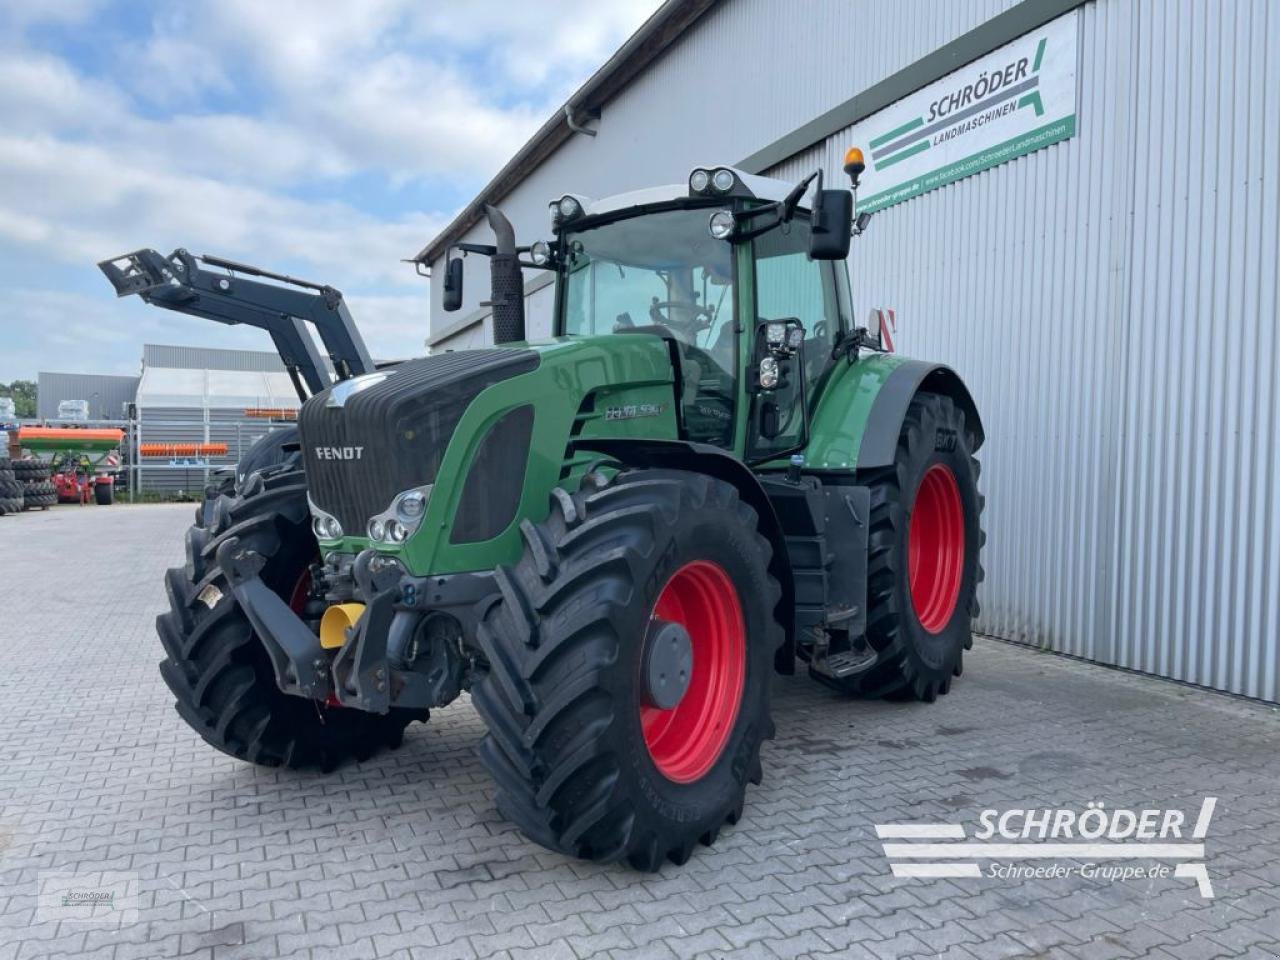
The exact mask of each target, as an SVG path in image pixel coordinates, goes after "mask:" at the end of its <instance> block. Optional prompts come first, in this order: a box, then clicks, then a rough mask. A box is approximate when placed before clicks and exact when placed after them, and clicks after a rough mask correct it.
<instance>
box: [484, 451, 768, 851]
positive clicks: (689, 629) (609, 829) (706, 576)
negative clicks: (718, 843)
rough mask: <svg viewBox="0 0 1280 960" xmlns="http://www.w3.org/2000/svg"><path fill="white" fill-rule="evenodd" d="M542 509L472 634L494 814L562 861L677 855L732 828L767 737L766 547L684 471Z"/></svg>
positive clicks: (753, 521) (754, 528)
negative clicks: (565, 857) (675, 689)
mask: <svg viewBox="0 0 1280 960" xmlns="http://www.w3.org/2000/svg"><path fill="white" fill-rule="evenodd" d="M551 501H552V509H551V514H550V516H549V517H548V518H547V520H546V521H545V522H543V523H540V524H532V523H530V522H528V521H526V522H525V523H523V524H522V525H521V530H522V533H523V535H524V539H525V548H524V554H523V557H522V558H521V560H520V561H519V562H518V563H517V564H516V565H515V567H514V568H510V569H508V568H505V567H504V568H499V570H498V584H499V587H500V589H501V594H500V596H499V597H497V598H494V599H493V600H492V601H491V606H490V607H489V609H488V610H487V612H486V614H485V617H484V620H483V622H482V625H481V627H480V630H479V643H480V647H481V650H482V652H483V654H484V659H485V661H487V662H485V663H482V664H481V665H480V667H479V682H478V683H477V685H476V687H475V689H474V690H473V693H472V699H473V702H474V703H475V705H476V708H477V709H478V710H479V712H480V715H481V717H482V718H483V719H484V721H485V724H486V725H487V727H488V734H487V736H486V737H485V739H484V742H483V743H482V745H481V747H480V756H481V759H482V761H483V762H484V764H485V766H486V767H487V768H488V770H489V772H490V773H491V774H492V775H493V778H494V780H495V782H496V784H497V803H498V808H499V810H500V811H501V812H502V813H503V814H504V815H505V816H506V817H508V818H509V819H510V820H512V821H514V822H515V823H516V824H517V825H518V826H519V827H520V829H521V830H522V831H523V832H524V833H525V835H526V836H528V837H529V838H530V839H532V840H534V841H536V842H538V843H540V844H542V845H543V846H546V847H550V848H551V849H554V850H558V851H560V852H562V853H566V854H569V855H571V856H576V857H581V858H584V859H589V860H597V861H615V860H625V861H627V862H628V863H630V864H631V865H632V866H633V867H636V868H638V869H642V870H656V869H658V867H660V866H661V865H662V863H663V861H664V860H671V861H673V862H674V863H678V864H679V863H684V862H685V861H686V860H687V859H688V858H689V856H690V854H691V853H692V851H693V849H694V847H695V846H696V845H697V844H698V843H699V842H701V843H703V844H705V845H708V846H709V845H710V844H711V843H713V842H714V841H715V839H716V837H717V835H718V834H719V832H720V830H721V828H722V827H723V826H724V824H725V823H730V824H732V823H736V822H737V821H738V819H739V817H740V816H741V815H742V809H743V803H744V797H745V793H746V787H747V783H748V781H750V782H752V783H759V782H760V779H761V766H760V745H761V743H762V742H763V741H764V740H765V739H766V738H770V737H772V736H773V722H772V720H771V718H770V715H769V690H770V684H771V681H772V675H773V660H774V654H775V651H776V650H777V649H778V647H779V646H780V644H781V643H782V639H783V630H782V627H781V625H780V624H779V622H778V618H777V612H776V608H777V605H778V600H779V597H780V596H781V589H780V588H779V586H778V583H777V581H776V580H775V579H774V578H773V577H772V576H771V575H770V574H769V570H768V568H769V561H770V556H771V549H770V546H769V543H768V541H767V540H766V539H765V538H764V536H762V535H761V533H760V531H759V529H758V522H757V517H756V513H755V511H754V510H752V508H751V507H750V506H748V505H747V504H746V503H744V502H743V501H742V499H741V498H740V497H739V496H738V493H737V491H736V490H735V489H734V488H733V487H732V486H730V485H729V484H727V483H724V482H722V481H719V480H715V479H712V478H710V477H707V476H704V475H701V474H697V473H688V472H684V471H677V470H635V471H626V472H623V473H620V474H618V475H617V476H616V477H615V478H613V479H612V480H609V479H607V478H605V477H604V476H603V475H601V474H599V473H591V474H588V476H587V477H586V478H585V479H584V481H583V484H582V487H581V489H580V490H579V491H578V492H576V493H573V494H570V493H567V492H566V491H564V490H562V489H557V490H555V491H554V492H553V494H552V498H551ZM681 637H683V639H681ZM659 641H661V642H659ZM668 642H669V646H667V647H664V645H665V644H668ZM664 650H665V652H664ZM664 657H665V658H666V659H664ZM681 657H683V658H684V659H681ZM668 682H670V683H672V684H676V685H677V686H679V685H681V684H684V685H686V686H685V687H684V689H683V697H682V698H681V697H679V695H678V694H676V695H675V696H674V698H673V696H672V694H671V693H670V690H669V688H665V687H663V685H665V684H667V683H668Z"/></svg>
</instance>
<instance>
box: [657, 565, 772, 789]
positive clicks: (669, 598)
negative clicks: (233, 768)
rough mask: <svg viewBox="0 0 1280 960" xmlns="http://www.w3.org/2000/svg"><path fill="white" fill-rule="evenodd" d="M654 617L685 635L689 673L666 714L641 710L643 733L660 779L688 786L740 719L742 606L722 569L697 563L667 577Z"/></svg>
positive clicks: (744, 668) (713, 759) (744, 661)
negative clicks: (681, 694)
mask: <svg viewBox="0 0 1280 960" xmlns="http://www.w3.org/2000/svg"><path fill="white" fill-rule="evenodd" d="M652 616H653V617H655V618H657V619H661V620H668V621H671V622H673V623H679V624H681V625H683V626H684V628H685V630H687V631H688V633H689V642H690V645H691V647H692V650H693V668H692V671H691V673H690V677H689V687H688V689H687V690H686V691H685V695H684V697H683V698H682V699H681V701H680V702H679V703H677V704H676V705H675V706H674V707H672V708H671V709H670V710H661V709H659V708H657V707H650V706H641V707H640V726H641V728H642V730H643V731H644V742H645V746H646V747H648V748H649V756H650V757H651V758H652V759H653V763H654V766H656V767H657V768H658V770H659V771H661V773H662V775H663V776H664V777H666V778H667V779H668V780H674V781H675V782H676V783H691V782H693V781H695V780H697V779H699V778H700V777H702V776H703V775H704V774H705V773H706V772H707V771H708V770H710V769H711V767H712V766H713V765H714V764H715V762H716V760H717V759H718V758H719V756H720V754H721V752H722V751H723V750H724V746H725V744H726V743H727V742H728V740H729V734H730V732H732V730H733V725H734V722H735V721H736V720H737V719H738V707H739V705H740V704H741V702H742V689H743V687H744V686H745V683H746V673H747V656H746V650H747V646H746V628H745V627H744V625H743V621H742V604H741V603H740V602H739V601H738V591H737V590H736V589H735V588H734V586H733V581H732V580H730V579H729V575H728V574H727V573H725V571H724V569H723V568H722V567H720V566H719V565H718V564H714V563H711V562H710V561H708V560H694V561H693V562H691V563H686V564H685V565H684V566H683V567H681V568H680V569H679V570H677V571H676V572H675V573H674V574H672V576H671V579H670V580H668V581H667V583H666V586H664V587H663V588H662V592H661V593H660V594H658V602H657V603H655V604H654V606H653V614H652Z"/></svg>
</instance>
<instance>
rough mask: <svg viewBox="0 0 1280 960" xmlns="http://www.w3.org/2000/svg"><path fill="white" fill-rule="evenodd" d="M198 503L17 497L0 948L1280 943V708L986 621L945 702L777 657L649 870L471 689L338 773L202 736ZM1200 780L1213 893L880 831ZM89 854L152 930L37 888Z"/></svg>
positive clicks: (3, 644) (967, 948) (183, 950)
mask: <svg viewBox="0 0 1280 960" xmlns="http://www.w3.org/2000/svg"><path fill="white" fill-rule="evenodd" d="M190 513H191V509H190V507H179V506H150V507H141V506H138V507H129V506H124V505H117V506H115V507H112V508H101V507H85V508H77V507H62V508H58V509H55V510H51V511H49V512H48V513H45V514H36V515H31V514H28V515H23V516H20V517H8V518H3V519H0V960H12V958H23V960H25V958H36V957H66V956H76V957H85V958H95V960H97V958H102V960H106V958H111V960H127V958H133V957H139V958H142V957H179V956H181V957H200V958H205V960H224V958H225V960H231V958H271V957H306V958H314V960H321V958H328V957H343V958H347V957H351V958H370V957H377V958H410V957H413V958H417V957H425V958H449V957H459V958H463V957H495V958H507V957H548V958H558V957H563V958H584V957H594V956H607V957H611V958H623V957H637V958H639V957H661V958H671V957H690V956H708V957H729V956H745V957H809V956H814V957H816V956H829V955H833V956H867V957H881V958H884V957H954V958H963V960H973V958H995V957H1071V958H1101V957H1151V958H1159V960H1167V958H1170V957H1186V958H1199V957H1228V956H1230V957H1234V956H1251V957H1269V956H1277V955H1280V946H1278V944H1280V889H1278V881H1280V871H1278V869H1277V865H1276V857H1277V855H1278V854H1280V714H1278V713H1277V710H1276V708H1274V707H1272V706H1268V705H1265V704H1258V703H1251V702H1246V701H1241V700H1237V699H1232V698H1229V697H1225V696H1221V695H1217V694H1213V693H1208V692H1203V691H1198V690H1194V689H1190V688H1188V687H1184V686H1179V685H1175V684H1172V683H1168V682H1165V681H1161V680H1156V679H1150V678H1143V677H1137V676H1133V675H1129V674H1125V673H1121V672H1117V671H1112V670H1107V669H1104V668H1100V667H1096V666H1093V665H1090V664H1085V663H1080V662H1076V661H1072V660H1069V659H1064V658H1061V657H1057V656H1053V655H1047V654H1042V653H1037V652H1035V651H1032V650H1029V649H1025V648H1021V647H1016V646H1010V645H1007V644H1003V643H999V642H995V641H989V640H979V641H978V643H977V644H976V646H975V648H974V650H973V651H972V653H971V654H970V655H969V657H968V659H967V662H966V666H967V669H966V672H965V675H964V677H963V679H961V680H960V681H959V682H958V683H957V684H956V686H955V688H954V689H953V691H952V693H951V695H950V696H947V697H944V698H942V699H941V700H939V702H938V703H936V704H934V705H931V706H926V705H922V704H896V703H851V702H846V701H843V700H841V699H839V698H837V697H835V696H833V695H831V694H830V693H828V692H826V691H825V690H823V689H822V688H820V687H818V686H817V685H815V684H814V683H812V682H811V681H809V680H808V679H807V678H805V677H803V676H798V677H792V678H779V679H778V681H777V685H776V696H775V716H776V720H777V725H778V738H777V739H776V740H775V741H773V743H771V744H770V745H769V746H768V747H767V749H766V752H765V757H764V760H765V771H766V772H765V782H764V784H763V786H761V787H759V788H756V789H753V790H751V791H750V793H749V794H748V799H747V807H746V811H745V815H744V817H743V820H742V822H741V823H740V824H739V825H738V826H737V827H735V828H733V829H730V830H727V831H726V832H725V833H724V834H722V835H721V838H720V840H719V842H718V843H717V844H716V846H715V847H714V848H712V849H709V850H706V849H704V850H701V851H700V852H699V853H697V854H696V855H695V857H694V859H693V860H692V861H690V863H688V864H687V865H686V866H684V867H675V866H667V867H666V868H664V869H663V870H662V871H661V873H659V874H656V875H650V874H639V873H635V872H633V871H630V870H627V869H624V868H621V867H617V866H595V865H591V864H586V863H580V862H577V861H573V860H569V859H566V858H564V857H561V856H559V855H556V854H553V853H549V852H547V851H546V850H543V849H542V848H540V847H537V846H535V845H533V844H531V843H529V842H528V841H526V840H524V839H523V838H522V837H521V836H520V835H519V834H518V833H517V832H516V831H515V830H514V829H513V828H512V827H511V826H510V825H509V824H508V823H506V822H504V821H503V820H502V819H501V818H500V817H499V816H498V814H497V812H496V811H495V809H494V806H493V802H492V793H491V789H490V785H489V782H488V780H487V778H486V776H485V774H484V772H483V771H482V769H481V767H480V764H479V763H478V762H477V760H476V757H475V747H476V745H477V744H478V743H479V741H480V738H481V735H482V732H483V730H482V726H481V723H480V721H479V719H478V718H477V716H476V714H475V712H474V711H473V710H472V708H471V706H470V704H469V703H468V702H467V700H466V697H465V696H464V697H463V698H462V699H461V700H460V701H459V702H457V703H455V704H454V705H452V706H450V707H449V708H448V709H445V710H440V711H437V712H436V713H435V715H434V716H433V717H432V719H431V722H430V723H429V724H426V725H415V726H414V727H412V728H411V729H410V731H409V733H408V736H407V737H406V740H405V743H404V746H403V747H402V748H401V749H400V750H398V751H396V752H393V753H391V754H388V755H385V756H381V757H378V758H376V759H374V760H371V761H369V762H367V763H363V764H360V765H358V766H352V767H348V768H346V769H343V770H340V771H338V772H336V773H334V774H330V775H328V776H321V775H316V774H300V773H291V772H281V771H278V770H269V769H256V768H254V767H251V766H248V765H246V764H243V763H240V762H238V761H236V760H233V759H231V758H229V757H225V756H223V755H221V754H219V753H217V752H215V751H213V750H212V749H210V748H208V747H206V746H205V745H204V744H203V743H202V742H201V741H200V740H199V739H198V738H197V737H196V736H195V734H194V733H192V732H191V731H190V730H188V728H187V727H186V726H184V725H183V724H182V723H181V721H180V720H179V719H178V716H177V715H176V714H175V713H174V711H173V708H172V704H171V698H170V696H169V693H168V691H167V690H166V689H165V687H164V685H163V683H162V682H161V680H160V677H159V674H158V672H157V670H156V661H157V660H158V659H159V657H160V649H159V643H158V641H157V640H156V638H155V635H154V633H153V628H152V621H153V619H154V617H155V614H156V613H157V612H158V611H159V610H160V609H161V607H162V605H163V602H164V601H163V590H162V587H161V579H160V578H161V574H162V572H163V569H164V568H165V567H166V566H167V565H169V564H170V563H175V562H177V561H178V558H179V556H180V543H181V539H180V538H181V536H182V531H183V529H184V528H185V526H186V524H187V522H188V518H189V516H190ZM1206 795H1208V796H1216V797H1217V798H1218V803H1217V809H1216V812H1215V814H1214V816H1213V819H1212V822H1211V827H1210V830H1209V832H1208V835H1207V837H1206V839H1205V843H1206V850H1205V855H1206V862H1207V866H1208V871H1209V876H1210V878H1211V880H1212V883H1213V887H1214V892H1215V893H1216V897H1215V898H1214V899H1205V898H1203V897H1201V896H1200V894H1199V892H1198V889H1197V885H1196V883H1195V882H1193V881H1192V880H1189V879H1184V878H1176V879H1175V878H1167V879H1148V880H1131V881H1128V882H1107V881H1104V880H1101V879H1096V878H1095V879H1086V878H1083V877H1080V876H1078V875H1072V876H1071V877H1068V878H1066V879H1056V880H1048V879H1046V880H1007V879H1005V880H1002V879H995V878H989V877H984V878H981V879H930V880H920V879H899V878H895V877H893V876H892V875H891V873H890V868H889V865H888V863H887V862H886V860H885V858H884V856H883V852H882V849H881V845H880V842H879V841H878V840H877V839H876V834H875V829H874V824H877V823H897V822H906V821H919V822H934V823H937V822H944V821H945V822H960V823H964V824H966V828H967V829H968V830H969V833H970V835H972V833H973V830H974V828H975V826H976V824H977V818H978V815H979V813H980V811H982V810H983V809H987V808H993V809H1000V810H1003V809H1006V808H1011V807H1019V808H1027V807H1054V806H1059V805H1067V806H1071V807H1073V808H1074V809H1076V810H1080V811H1083V810H1084V809H1085V804H1086V803H1087V802H1088V801H1091V800H1101V801H1104V802H1105V803H1106V804H1107V806H1108V808H1114V807H1127V808H1143V807H1176V808H1179V809H1183V810H1186V811H1188V816H1189V817H1190V818H1191V819H1194V817H1195V814H1196V812H1197V811H1198V810H1199V808H1200V805H1201V801H1202V799H1203V798H1204V797H1205V796H1206ZM1138 862H1141V863H1144V864H1145V865H1148V866H1150V865H1151V864H1152V863H1154V861H1138ZM987 867H988V863H987V862H985V861H984V862H983V868H984V869H986V868H987ZM95 871H119V872H122V873H124V874H125V875H126V876H127V877H133V878H136V882H137V887H136V890H137V892H138V898H137V906H138V911H137V919H136V922H133V923H130V924H127V925H118V924H117V925H114V926H113V925H109V924H101V923H100V924H97V925H94V924H89V925H84V924H80V923H77V922H75V921H73V920H71V919H67V916H68V914H67V912H66V911H65V910H62V911H60V903H58V902H55V903H53V904H52V905H51V906H50V905H48V904H39V905H38V903H37V892H38V891H39V890H40V889H41V887H40V883H41V880H42V877H43V878H44V879H45V882H46V883H47V882H48V878H49V876H50V875H51V874H60V873H66V872H71V873H73V874H74V875H75V876H74V877H73V881H75V880H77V878H78V881H79V882H82V883H83V884H84V885H86V886H91V885H92V883H93V882H94V881H93V879H92V878H93V874H94V872H95ZM50 889H51V888H50ZM124 889H126V890H127V889H128V888H124ZM122 903H123V901H122Z"/></svg>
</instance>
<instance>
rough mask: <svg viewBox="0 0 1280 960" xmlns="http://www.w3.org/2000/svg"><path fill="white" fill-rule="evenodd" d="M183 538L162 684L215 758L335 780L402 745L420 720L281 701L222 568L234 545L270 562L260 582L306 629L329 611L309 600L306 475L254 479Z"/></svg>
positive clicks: (313, 550)
mask: <svg viewBox="0 0 1280 960" xmlns="http://www.w3.org/2000/svg"><path fill="white" fill-rule="evenodd" d="M200 519H201V514H200V513H199V512H197V523H196V524H195V525H194V526H192V527H191V528H190V529H189V530H188V531H187V537H186V550H187V563H186V566H185V567H175V568H174V569H171V570H169V571H168V573H167V574H166V575H165V587H166V589H167V591H168V596H169V612H168V613H164V614H161V615H160V616H159V617H157V618H156V630H157V632H158V633H159V634H160V642H161V644H162V645H163V646H164V651H165V654H166V658H165V659H164V660H163V661H162V662H161V663H160V673H161V676H163V677H164V680H165V683H167V684H168V686H169V689H170V690H171V691H172V692H173V695H174V697H175V698H176V700H177V702H176V707H177V710H178V713H179V715H181V717H182V719H183V720H185V721H186V722H187V724H188V725H189V726H190V727H191V728H192V729H193V730H195V731H196V732H197V733H198V734H200V736H201V737H203V738H204V740H205V741H206V742H207V743H209V744H210V745H211V746H213V747H216V748H217V749H219V750H221V751H222V752H223V753H227V754H230V755H231V756H233V757H237V758H239V759H241V760H247V761H249V762H250V763H256V764H260V765H262V766H273V767H274V766H283V767H292V768H319V769H321V770H332V769H334V768H335V767H338V766H340V765H341V764H343V763H345V762H347V761H349V760H352V759H356V760H364V759H366V758H368V757H370V756H372V755H373V754H374V753H376V752H377V751H378V750H380V749H382V748H384V747H396V746H399V745H400V741H401V738H402V737H403V735H404V728H405V727H406V726H407V725H408V724H409V723H410V722H412V721H413V720H425V719H426V717H427V712H426V711H425V710H400V709H393V710H392V711H391V712H390V713H388V714H386V715H380V714H373V713H365V712H362V711H359V710H352V709H349V708H345V707H339V706H329V705H326V704H324V703H320V702H318V701H313V700H308V699H306V698H303V697H297V696H293V695H291V694H286V693H283V692H282V691H281V690H280V688H279V687H278V686H277V685H276V680H275V674H274V672H273V671H272V668H271V662H270V660H269V659H268V658H267V653H266V649H265V648H264V647H263V646H262V643H261V641H260V640H259V639H258V637H257V636H256V635H255V633H254V631H253V627H252V625H251V624H250V623H249V620H248V618H247V617H246V616H245V614H244V611H243V610H242V609H241V608H240V605H239V604H238V603H237V601H236V599H235V596H234V595H233V594H232V592H231V586H230V583H229V582H228V580H227V577H226V575H225V574H224V573H223V571H222V570H221V569H220V568H219V567H218V564H217V559H216V556H217V550H218V547H219V546H220V545H221V544H222V543H223V542H225V541H226V540H227V539H228V538H230V537H235V538H237V539H238V540H239V541H240V543H241V544H242V545H243V546H244V547H246V548H248V549H251V550H254V551H256V552H257V553H258V554H259V555H260V556H262V557H264V558H266V565H265V566H264V567H263V569H262V571H261V573H260V576H261V577H262V579H263V582H265V583H266V584H267V586H268V587H270V588H271V589H272V590H274V591H275V592H276V593H277V594H278V595H279V596H281V597H282V598H284V599H285V600H286V601H287V602H288V603H289V604H290V606H291V607H293V609H294V611H295V612H296V613H298V614H299V615H300V616H301V617H303V619H305V620H308V621H309V622H310V621H315V622H317V623H318V620H319V618H320V616H321V614H322V613H323V610H324V603H323V601H322V600H319V599H317V598H315V597H313V596H312V595H311V590H310V584H311V568H312V565H313V564H314V563H316V562H317V559H318V556H319V554H318V549H317V545H316V541H315V537H314V536H313V535H312V533H311V526H310V514H309V512H308V508H307V499H306V481H305V478H304V476H303V474H302V472H301V471H296V472H293V473H285V474H276V475H274V476H272V477H270V478H269V479H268V480H265V481H264V480H263V478H262V477H261V476H258V475H254V476H251V477H249V478H248V479H247V480H246V482H245V484H244V485H243V486H242V488H241V489H240V491H239V493H237V494H236V495H235V496H234V497H232V496H223V497H220V498H219V499H218V500H217V501H216V503H215V505H214V508H213V510H212V511H211V512H210V522H209V524H208V525H205V524H203V523H201V522H200Z"/></svg>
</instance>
